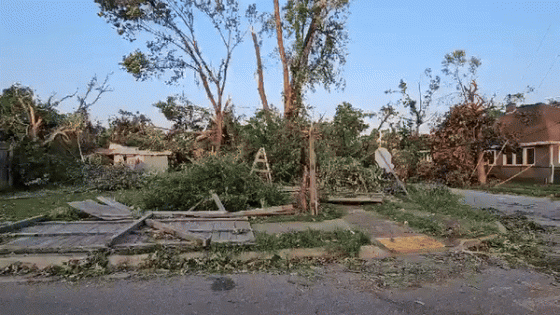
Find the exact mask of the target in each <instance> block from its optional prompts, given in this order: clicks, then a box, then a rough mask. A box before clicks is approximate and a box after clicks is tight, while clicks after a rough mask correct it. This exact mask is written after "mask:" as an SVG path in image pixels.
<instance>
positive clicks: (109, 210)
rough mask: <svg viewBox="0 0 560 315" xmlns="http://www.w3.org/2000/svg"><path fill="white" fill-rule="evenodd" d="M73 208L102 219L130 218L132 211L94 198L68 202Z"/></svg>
mask: <svg viewBox="0 0 560 315" xmlns="http://www.w3.org/2000/svg"><path fill="white" fill-rule="evenodd" d="M68 204H69V205H70V206H71V207H72V208H75V209H78V210H80V211H83V212H85V213H87V214H89V215H91V216H93V217H96V218H98V219H101V220H108V221H111V220H130V219H132V213H131V212H130V210H127V209H123V208H120V209H119V208H115V207H113V206H109V205H102V204H99V203H97V202H95V201H93V200H90V199H88V200H86V201H73V202H69V203H68Z"/></svg>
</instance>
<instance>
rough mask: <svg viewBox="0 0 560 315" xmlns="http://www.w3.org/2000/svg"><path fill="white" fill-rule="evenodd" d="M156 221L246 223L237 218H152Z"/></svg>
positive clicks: (245, 220) (247, 219)
mask: <svg viewBox="0 0 560 315" xmlns="http://www.w3.org/2000/svg"><path fill="white" fill-rule="evenodd" d="M154 218H157V220H158V221H161V222H212V221H218V220H219V221H233V222H248V221H249V218H247V217H237V218H173V219H171V218H164V217H163V216H154Z"/></svg>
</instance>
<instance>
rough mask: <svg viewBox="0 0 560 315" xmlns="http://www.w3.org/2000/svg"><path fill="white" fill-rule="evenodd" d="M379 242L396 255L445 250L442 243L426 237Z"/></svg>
mask: <svg viewBox="0 0 560 315" xmlns="http://www.w3.org/2000/svg"><path fill="white" fill-rule="evenodd" d="M377 240H378V241H379V242H380V243H381V244H383V245H384V246H385V247H387V248H388V249H389V250H391V251H393V252H396V253H414V252H422V251H429V250H437V249H442V248H445V245H443V244H442V243H441V242H439V241H437V240H435V239H433V238H431V237H429V236H425V235H420V236H403V237H393V238H377Z"/></svg>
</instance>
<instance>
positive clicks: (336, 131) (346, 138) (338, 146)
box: [321, 102, 372, 157]
mask: <svg viewBox="0 0 560 315" xmlns="http://www.w3.org/2000/svg"><path fill="white" fill-rule="evenodd" d="M370 117H372V115H371V114H366V113H364V112H363V111H361V110H359V109H356V108H354V107H352V104H350V103H348V102H343V103H342V104H340V105H338V106H337V107H336V114H335V115H334V118H333V121H332V122H331V123H323V124H322V128H321V129H322V133H323V141H322V143H323V146H325V147H324V148H323V149H321V150H322V151H325V152H327V151H330V152H332V154H334V155H335V156H343V157H359V156H361V155H363V153H364V152H361V151H362V142H361V138H360V134H361V133H362V132H363V131H365V130H366V129H367V128H368V127H369V126H368V124H366V123H365V119H366V118H370Z"/></svg>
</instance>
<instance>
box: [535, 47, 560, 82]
mask: <svg viewBox="0 0 560 315" xmlns="http://www.w3.org/2000/svg"><path fill="white" fill-rule="evenodd" d="M558 57H560V54H559V55H557V56H556V58H554V61H553V62H552V64H551V65H550V68H548V71H547V72H546V74H545V75H544V77H543V78H542V80H541V84H539V88H540V87H541V85H542V84H543V82H544V79H546V77H547V76H548V74H549V73H550V70H552V67H554V65H555V64H556V60H558Z"/></svg>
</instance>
